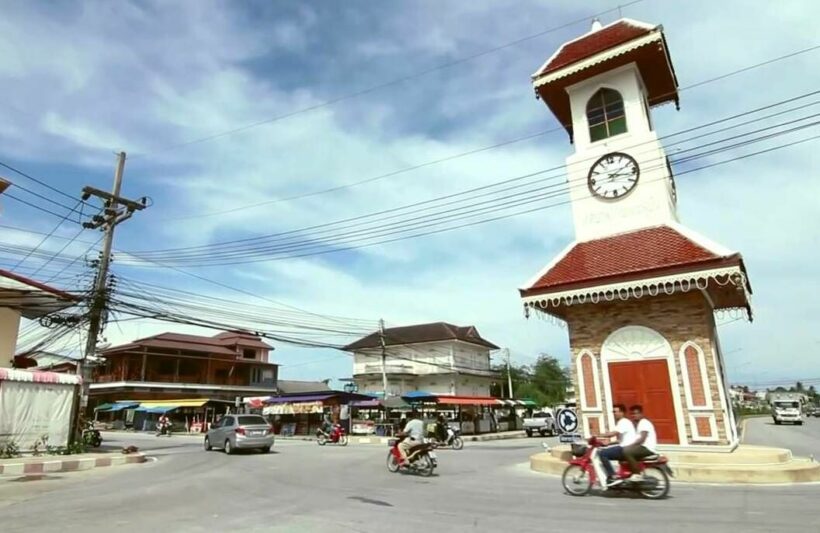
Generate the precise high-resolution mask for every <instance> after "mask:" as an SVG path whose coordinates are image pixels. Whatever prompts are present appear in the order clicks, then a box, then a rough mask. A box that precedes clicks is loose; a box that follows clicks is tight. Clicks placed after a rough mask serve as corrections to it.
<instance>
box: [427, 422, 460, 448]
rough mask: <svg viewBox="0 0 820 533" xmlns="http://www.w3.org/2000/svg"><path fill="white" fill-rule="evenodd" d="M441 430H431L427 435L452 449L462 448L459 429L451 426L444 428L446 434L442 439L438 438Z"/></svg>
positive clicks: (440, 444)
mask: <svg viewBox="0 0 820 533" xmlns="http://www.w3.org/2000/svg"><path fill="white" fill-rule="evenodd" d="M441 431H442V430H441V429H436V431H435V432H431V433H430V434H428V435H427V436H428V437H430V438H432V439H435V440H436V442H437V443H438V444H439V446H448V447H452V448H453V449H454V450H460V449H462V448H464V439H462V438H461V430H460V429H453V428H451V427H447V428H445V429H444V430H443V431H444V432H446V436H445V437H444V438H443V439H442V438H440V435H441V433H440V432H441Z"/></svg>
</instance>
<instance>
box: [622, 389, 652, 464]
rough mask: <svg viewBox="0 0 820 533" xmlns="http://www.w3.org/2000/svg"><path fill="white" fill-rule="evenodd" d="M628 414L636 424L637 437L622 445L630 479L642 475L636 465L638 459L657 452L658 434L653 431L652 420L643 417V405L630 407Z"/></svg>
mask: <svg viewBox="0 0 820 533" xmlns="http://www.w3.org/2000/svg"><path fill="white" fill-rule="evenodd" d="M629 416H630V417H631V418H632V421H633V422H635V424H636V427H637V438H636V439H635V442H633V443H632V444H630V445H629V446H626V447H624V458H625V459H626V461H627V462H628V463H629V469H630V470H631V471H632V477H631V478H630V479H631V480H639V479H641V477H643V475H642V474H641V471H640V467H639V466H638V461H640V460H641V459H643V458H644V457H648V456H650V455H655V454H657V453H658V451H657V448H658V434H657V433H655V426H654V425H653V424H652V422H650V421H649V419H647V418H644V416H643V407H641V406H640V405H633V406H632V407H630V408H629Z"/></svg>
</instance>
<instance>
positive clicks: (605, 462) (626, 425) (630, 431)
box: [598, 403, 637, 487]
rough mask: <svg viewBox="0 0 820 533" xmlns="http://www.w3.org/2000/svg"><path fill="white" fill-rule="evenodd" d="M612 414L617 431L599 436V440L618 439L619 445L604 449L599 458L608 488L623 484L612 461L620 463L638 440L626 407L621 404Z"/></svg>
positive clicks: (615, 407)
mask: <svg viewBox="0 0 820 533" xmlns="http://www.w3.org/2000/svg"><path fill="white" fill-rule="evenodd" d="M612 414H613V416H614V417H615V431H610V432H609V433H602V434H601V435H598V438H599V439H611V438H614V437H617V439H618V444H616V445H614V446H607V447H606V448H602V449H601V451H600V453H599V454H598V457H600V458H601V465H602V466H603V468H604V470H605V471H606V475H607V479H606V484H607V486H608V487H611V486H613V485H617V484H619V483H623V480H622V479H616V478H615V469H613V468H612V463H611V462H610V461H620V460H621V459H624V448H625V447H627V446H629V445H631V444H633V443H634V442H635V440H636V438H637V434H636V433H635V426H634V425H633V424H632V421H631V420H629V419H628V418H626V416H625V415H626V407H625V406H624V405H623V404H621V403H619V404H616V405H614V406H612Z"/></svg>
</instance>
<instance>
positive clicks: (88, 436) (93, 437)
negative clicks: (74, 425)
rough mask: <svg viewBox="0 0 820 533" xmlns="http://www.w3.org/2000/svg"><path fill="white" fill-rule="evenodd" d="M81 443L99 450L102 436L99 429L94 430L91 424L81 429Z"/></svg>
mask: <svg viewBox="0 0 820 533" xmlns="http://www.w3.org/2000/svg"><path fill="white" fill-rule="evenodd" d="M83 442H84V443H85V444H87V445H88V446H92V447H94V448H99V447H100V445H101V444H102V435H101V434H100V430H99V429H94V424H93V423H90V422H89V423H88V424H86V426H85V428H83Z"/></svg>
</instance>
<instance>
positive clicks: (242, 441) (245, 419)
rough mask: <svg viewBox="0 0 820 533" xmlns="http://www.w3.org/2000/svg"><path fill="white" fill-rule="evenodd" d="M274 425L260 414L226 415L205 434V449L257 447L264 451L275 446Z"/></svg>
mask: <svg viewBox="0 0 820 533" xmlns="http://www.w3.org/2000/svg"><path fill="white" fill-rule="evenodd" d="M273 439H274V437H273V427H272V426H271V425H270V424H268V421H267V420H265V419H264V418H263V417H261V416H260V415H225V416H223V417H222V418H220V419H219V420H218V421H217V422H216V424H214V425H213V426H211V429H209V430H208V433H207V434H206V435H205V443H204V444H205V450H206V451H211V450H212V449H213V448H222V449H223V450H224V451H225V453H228V454H230V453H233V452H234V450H239V449H249V448H250V449H257V450H260V451H261V452H262V453H268V452H270V450H271V448H273Z"/></svg>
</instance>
